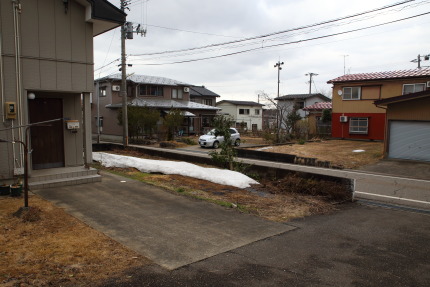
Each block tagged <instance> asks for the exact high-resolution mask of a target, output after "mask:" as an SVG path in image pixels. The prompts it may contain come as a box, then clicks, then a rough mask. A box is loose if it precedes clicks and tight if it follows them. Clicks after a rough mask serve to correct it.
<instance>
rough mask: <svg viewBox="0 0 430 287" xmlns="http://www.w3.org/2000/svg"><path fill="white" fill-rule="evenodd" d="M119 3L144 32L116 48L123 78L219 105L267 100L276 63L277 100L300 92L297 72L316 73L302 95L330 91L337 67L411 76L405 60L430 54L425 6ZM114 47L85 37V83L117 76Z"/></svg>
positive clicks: (325, 1)
mask: <svg viewBox="0 0 430 287" xmlns="http://www.w3.org/2000/svg"><path fill="white" fill-rule="evenodd" d="M110 2H111V3H112V4H114V5H115V6H117V7H119V3H120V0H110ZM128 2H129V3H130V4H129V8H130V11H128V10H127V11H126V12H127V13H128V17H127V20H128V21H130V22H133V23H134V24H135V27H136V26H137V25H138V24H142V27H144V28H146V29H147V34H146V37H141V36H140V35H136V34H135V35H134V39H133V40H127V41H126V47H127V48H126V49H127V55H129V56H128V60H127V61H128V64H133V67H129V68H128V69H127V73H135V74H142V75H151V76H162V77H167V78H171V79H175V80H178V81H182V82H186V83H189V84H193V85H205V86H206V87H207V88H208V89H210V90H212V91H214V92H216V93H218V94H219V95H221V99H222V100H226V99H229V100H252V101H257V94H258V93H259V92H261V91H264V92H265V93H267V94H268V95H269V96H271V97H275V96H276V95H277V81H278V70H277V68H275V67H274V65H275V63H277V62H278V61H279V60H280V61H281V62H284V65H282V70H281V71H280V95H285V94H292V93H308V91H309V77H308V76H305V74H307V73H316V74H318V75H317V76H315V77H314V78H313V79H314V82H313V83H312V92H322V93H330V92H331V90H330V85H328V84H327V83H326V82H327V81H328V80H330V79H333V78H336V77H338V76H341V75H343V74H344V61H345V72H346V73H351V74H354V73H366V72H380V71H391V70H403V69H414V68H416V67H417V64H416V63H412V62H410V61H411V60H413V59H416V58H417V55H418V54H421V55H427V54H430V38H429V35H430V33H429V26H430V25H429V24H430V1H428V0H427V1H420V0H416V1H401V2H400V0H399V1H388V0H372V1H370V0H360V1H356V0H351V1H344V0H300V1H299V0H216V1H215V0H204V1H202V0H180V1H178V0H129V1H128ZM346 3H347V4H346ZM397 4H398V5H397ZM388 6H390V7H388ZM383 7H386V8H385V9H381V8H383ZM372 10H373V12H369V11H372ZM425 13H429V14H425ZM358 14H361V15H358ZM420 14H424V15H421V16H419V15H420ZM354 15H355V16H354ZM350 16H352V17H350ZM406 18H409V19H406ZM402 19H405V20H402ZM388 22H393V23H390V24H385V25H384V23H388ZM372 26H375V27H373V28H372ZM353 30H357V31H354V32H352V31H353ZM246 38H251V39H248V40H244V39H246ZM120 44H121V43H120V30H119V28H117V29H115V30H112V31H110V32H108V33H105V34H103V35H100V36H97V37H96V38H95V40H94V49H95V78H98V77H102V76H106V75H109V74H112V73H117V72H118V67H117V65H118V64H119V63H120V62H119V57H120V47H121V46H120ZM229 54H232V55H229ZM422 65H430V61H425V62H422ZM101 67H102V68H101Z"/></svg>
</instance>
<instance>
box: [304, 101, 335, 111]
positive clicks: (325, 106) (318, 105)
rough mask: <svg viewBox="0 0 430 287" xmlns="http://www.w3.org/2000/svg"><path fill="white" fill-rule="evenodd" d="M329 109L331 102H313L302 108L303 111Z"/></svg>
mask: <svg viewBox="0 0 430 287" xmlns="http://www.w3.org/2000/svg"><path fill="white" fill-rule="evenodd" d="M329 109H331V102H324V103H315V104H313V105H310V106H307V107H304V108H303V110H304V111H322V110H329Z"/></svg>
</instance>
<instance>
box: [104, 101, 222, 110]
mask: <svg viewBox="0 0 430 287" xmlns="http://www.w3.org/2000/svg"><path fill="white" fill-rule="evenodd" d="M129 105H130V106H136V107H144V106H147V107H152V108H158V109H171V108H174V109H180V110H185V109H190V110H191V109H192V110H215V111H217V110H220V108H216V107H213V106H208V105H203V104H199V103H194V102H189V101H175V100H164V99H140V98H135V99H133V100H132V101H131V102H130V103H129ZM121 107H122V103H118V104H110V105H107V106H106V108H121Z"/></svg>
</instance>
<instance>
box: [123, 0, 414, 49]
mask: <svg viewBox="0 0 430 287" xmlns="http://www.w3.org/2000/svg"><path fill="white" fill-rule="evenodd" d="M413 1H415V0H406V1H402V2H397V3H394V4H391V5H386V6H382V7H380V8H375V9H372V10H368V11H364V12H360V13H356V14H353V15H349V16H344V17H340V18H335V19H331V20H327V21H323V22H319V23H314V24H309V25H305V26H300V27H297V28H291V29H287V30H283V31H278V32H273V33H269V34H265V35H259V36H254V37H249V38H244V39H240V40H235V41H229V42H223V43H216V44H211V45H206V46H200V47H194V48H187V49H179V50H171V51H163V52H155V53H143V54H131V56H151V55H159V54H167V53H177V52H184V51H192V50H201V49H205V48H211V47H219V46H225V45H230V44H234V43H240V42H244V41H250V40H255V39H262V38H267V37H271V36H274V35H280V34H285V33H288V32H292V31H298V30H303V29H307V28H312V27H317V26H321V25H325V24H329V23H334V22H339V21H341V20H345V19H350V18H354V17H358V16H362V15H366V14H369V13H373V12H377V11H381V10H386V9H389V8H393V7H396V6H400V5H404V4H406V3H409V2H413Z"/></svg>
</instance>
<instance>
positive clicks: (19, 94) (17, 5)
mask: <svg viewBox="0 0 430 287" xmlns="http://www.w3.org/2000/svg"><path fill="white" fill-rule="evenodd" d="M12 5H13V24H14V37H15V39H14V40H15V73H16V103H17V112H18V126H21V125H22V123H23V107H22V92H21V49H20V45H21V43H20V38H19V37H20V34H19V19H18V18H19V17H18V13H21V3H19V0H12ZM22 138H23V131H22V129H21V128H19V129H18V140H20V141H22ZM19 151H20V161H19V163H20V167H22V166H23V147H22V146H21V145H20V147H19ZM15 160H16V161H17V160H18V159H15V154H14V170H15V167H16V166H15Z"/></svg>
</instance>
